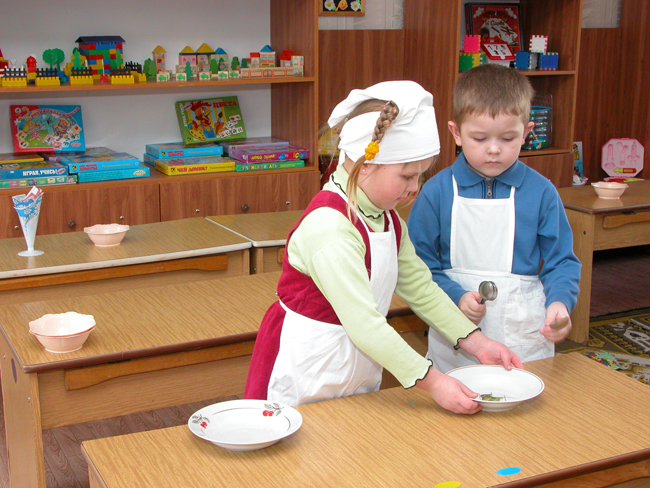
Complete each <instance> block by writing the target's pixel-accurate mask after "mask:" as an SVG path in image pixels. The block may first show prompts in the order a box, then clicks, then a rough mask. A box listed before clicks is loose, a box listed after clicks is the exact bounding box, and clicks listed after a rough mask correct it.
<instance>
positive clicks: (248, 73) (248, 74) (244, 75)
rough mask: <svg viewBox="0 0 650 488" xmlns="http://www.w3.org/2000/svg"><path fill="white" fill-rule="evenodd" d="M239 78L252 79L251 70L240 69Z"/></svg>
mask: <svg viewBox="0 0 650 488" xmlns="http://www.w3.org/2000/svg"><path fill="white" fill-rule="evenodd" d="M239 76H240V77H241V78H250V77H251V68H239Z"/></svg>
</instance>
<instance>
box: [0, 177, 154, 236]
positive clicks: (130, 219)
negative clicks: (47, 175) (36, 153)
mask: <svg viewBox="0 0 650 488" xmlns="http://www.w3.org/2000/svg"><path fill="white" fill-rule="evenodd" d="M117 183H120V182H112V185H103V186H102V185H97V184H94V185H92V186H89V187H86V186H85V185H74V186H72V187H71V188H67V187H66V188H65V189H62V188H61V187H59V188H56V189H54V188H47V189H46V190H45V191H44V194H43V201H42V203H41V212H40V215H39V219H38V234H39V235H43V234H60V233H63V232H75V231H83V229H84V227H88V226H91V225H94V224H108V223H119V224H127V225H137V224H148V223H151V222H159V221H160V204H159V189H158V184H157V183H148V184H138V185H120V184H117ZM57 190H58V191H57ZM21 193H25V191H12V192H10V193H5V192H3V193H2V194H1V195H0V221H1V222H3V224H2V226H1V227H0V238H5V237H22V236H23V231H22V229H21V227H20V221H19V220H18V214H17V213H16V211H15V210H14V208H13V202H12V199H11V196H12V195H16V194H21Z"/></svg>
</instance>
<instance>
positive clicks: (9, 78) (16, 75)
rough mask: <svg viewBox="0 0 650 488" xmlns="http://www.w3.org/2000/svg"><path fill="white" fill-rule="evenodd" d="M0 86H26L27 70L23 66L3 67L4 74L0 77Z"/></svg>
mask: <svg viewBox="0 0 650 488" xmlns="http://www.w3.org/2000/svg"><path fill="white" fill-rule="evenodd" d="M2 86H3V87H4V86H6V87H17V86H27V71H26V70H25V68H5V69H4V76H3V77H2Z"/></svg>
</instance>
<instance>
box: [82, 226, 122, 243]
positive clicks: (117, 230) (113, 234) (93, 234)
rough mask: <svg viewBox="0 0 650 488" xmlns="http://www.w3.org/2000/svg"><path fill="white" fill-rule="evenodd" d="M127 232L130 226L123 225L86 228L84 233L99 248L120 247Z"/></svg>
mask: <svg viewBox="0 0 650 488" xmlns="http://www.w3.org/2000/svg"><path fill="white" fill-rule="evenodd" d="M127 230H129V226H128V225H121V224H96V225H93V226H92V227H84V232H85V233H86V234H88V237H90V240H91V241H93V242H94V243H95V245H96V246H99V247H110V246H118V245H119V244H120V243H121V242H122V239H124V235H125V234H126V231H127Z"/></svg>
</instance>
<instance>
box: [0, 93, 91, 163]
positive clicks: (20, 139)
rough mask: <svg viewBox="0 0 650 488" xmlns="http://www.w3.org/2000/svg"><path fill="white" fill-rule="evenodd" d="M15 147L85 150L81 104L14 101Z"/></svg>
mask: <svg viewBox="0 0 650 488" xmlns="http://www.w3.org/2000/svg"><path fill="white" fill-rule="evenodd" d="M9 108H10V111H11V135H12V139H13V143H14V151H15V152H17V153H33V152H57V153H61V152H71V151H84V150H85V149H86V143H85V139H84V129H83V122H82V119H81V107H80V106H79V105H28V104H25V105H11V106H10V107H9Z"/></svg>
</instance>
